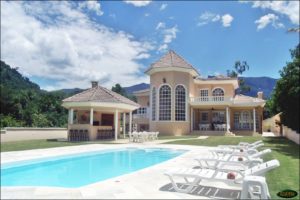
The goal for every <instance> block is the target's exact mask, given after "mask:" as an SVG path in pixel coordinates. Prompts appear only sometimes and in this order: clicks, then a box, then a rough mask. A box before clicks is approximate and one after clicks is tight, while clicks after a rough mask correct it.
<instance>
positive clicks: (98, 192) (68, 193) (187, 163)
mask: <svg viewBox="0 0 300 200" xmlns="http://www.w3.org/2000/svg"><path fill="white" fill-rule="evenodd" d="M122 147H123V148H124V147H142V148H143V147H148V148H151V147H154V148H173V149H185V150H189V151H188V152H186V153H184V154H182V155H180V156H178V157H175V158H173V159H170V160H168V161H165V162H162V163H159V164H156V165H153V166H150V167H147V168H144V169H142V170H138V171H136V172H132V173H129V174H125V175H122V176H118V177H114V178H111V179H107V180H104V181H101V182H97V183H94V184H90V185H86V186H83V187H79V188H72V189H69V188H59V187H28V186H27V187H1V199H56V198H59V199H195V198H197V199H210V197H211V196H212V193H213V194H216V193H217V192H216V188H221V189H220V190H219V192H220V194H221V197H222V194H228V193H230V194H233V193H239V192H238V190H239V189H240V188H239V187H238V186H237V187H236V188H233V187H229V186H227V185H225V184H223V183H221V182H219V183H217V182H209V181H202V182H201V186H199V188H196V189H195V190H194V192H192V194H184V193H178V192H174V190H173V188H172V187H171V185H170V180H169V178H168V177H167V176H165V175H164V172H166V171H168V170H170V169H173V168H185V167H187V168H194V167H197V162H196V161H195V160H194V158H195V157H197V156H201V155H207V154H209V152H208V150H209V149H210V148H211V147H199V146H197V147H196V146H186V145H171V144H153V143H152V144H151V143H142V144H118V145H116V144H91V145H81V146H71V147H58V148H50V149H35V150H26V151H14V152H4V153H1V164H4V163H9V162H15V161H24V160H31V159H38V158H45V157H52V156H59V155H67V154H74V153H83V152H90V151H97V150H107V149H115V148H122ZM217 196H219V195H217ZM215 198H216V197H215Z"/></svg>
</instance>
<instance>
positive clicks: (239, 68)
mask: <svg viewBox="0 0 300 200" xmlns="http://www.w3.org/2000/svg"><path fill="white" fill-rule="evenodd" d="M247 70H249V65H248V63H247V62H246V61H239V60H238V61H236V62H235V63H234V70H227V76H228V77H232V78H239V79H238V80H239V86H240V88H239V92H249V91H250V90H251V88H250V86H248V85H246V84H245V80H244V79H243V78H241V77H238V76H239V75H242V74H243V73H244V72H245V71H247Z"/></svg>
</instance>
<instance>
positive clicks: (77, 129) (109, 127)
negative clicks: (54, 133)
mask: <svg viewBox="0 0 300 200" xmlns="http://www.w3.org/2000/svg"><path fill="white" fill-rule="evenodd" d="M62 106H63V107H65V108H66V109H68V111H69V115H68V137H69V138H70V134H72V133H73V132H74V133H76V134H77V135H79V136H80V133H86V138H85V139H88V140H97V139H102V138H114V139H115V140H117V139H118V135H119V134H120V130H121V127H120V126H121V120H120V119H121V115H122V114H123V120H122V125H123V128H122V132H123V135H124V137H125V134H126V114H127V113H129V132H131V130H132V111H133V110H136V109H138V108H139V107H140V105H139V104H137V103H135V102H133V101H131V100H130V99H128V98H126V97H124V96H122V95H120V94H117V93H115V92H113V91H111V90H108V89H106V88H104V87H101V86H99V85H98V82H96V81H92V88H90V89H88V90H85V91H83V92H81V93H78V94H76V95H73V96H71V97H68V98H66V99H64V100H63V103H62ZM80 137H81V136H80Z"/></svg>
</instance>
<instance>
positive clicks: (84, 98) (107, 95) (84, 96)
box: [63, 86, 140, 107]
mask: <svg viewBox="0 0 300 200" xmlns="http://www.w3.org/2000/svg"><path fill="white" fill-rule="evenodd" d="M89 101H91V102H104V103H125V104H129V105H133V106H138V107H140V105H139V104H137V103H135V102H134V101H131V100H130V99H128V98H126V97H123V96H122V95H120V94H118V93H116V92H113V91H111V90H109V89H107V88H105V87H101V86H96V87H93V88H90V89H88V90H85V91H83V92H81V93H78V94H75V95H73V96H71V97H68V98H66V99H64V100H63V102H89Z"/></svg>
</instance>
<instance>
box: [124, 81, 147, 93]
mask: <svg viewBox="0 0 300 200" xmlns="http://www.w3.org/2000/svg"><path fill="white" fill-rule="evenodd" d="M149 87H150V85H149V84H148V83H140V84H137V85H133V86H130V87H124V89H125V91H126V93H127V94H132V93H133V92H135V91H139V90H144V89H148V88H149Z"/></svg>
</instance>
